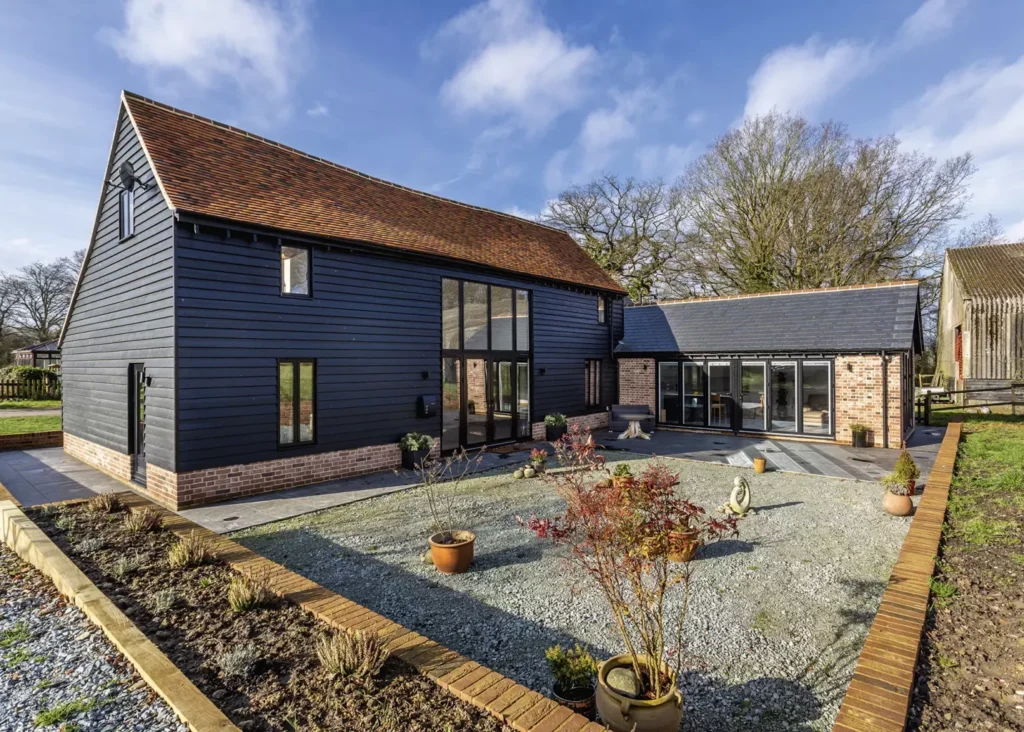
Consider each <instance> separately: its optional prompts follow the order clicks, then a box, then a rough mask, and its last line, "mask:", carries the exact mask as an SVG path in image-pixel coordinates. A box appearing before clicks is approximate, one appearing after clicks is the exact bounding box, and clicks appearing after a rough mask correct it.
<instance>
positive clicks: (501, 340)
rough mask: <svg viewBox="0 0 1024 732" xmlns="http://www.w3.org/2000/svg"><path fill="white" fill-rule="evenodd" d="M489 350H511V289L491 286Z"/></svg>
mask: <svg viewBox="0 0 1024 732" xmlns="http://www.w3.org/2000/svg"><path fill="white" fill-rule="evenodd" d="M491 350H492V351H511V350H512V290H510V289H508V288H507V287H492V288H491Z"/></svg>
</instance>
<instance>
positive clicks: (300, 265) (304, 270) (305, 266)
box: [281, 244, 313, 297]
mask: <svg viewBox="0 0 1024 732" xmlns="http://www.w3.org/2000/svg"><path fill="white" fill-rule="evenodd" d="M312 263H313V252H312V251H311V250H310V248H309V247H297V246H292V245H290V244H282V245H281V294H282V295H294V296H298V297H309V296H310V294H311V293H312V292H313V288H312V287H311V283H312V281H313V267H312Z"/></svg>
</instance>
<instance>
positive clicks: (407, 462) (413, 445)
mask: <svg viewBox="0 0 1024 732" xmlns="http://www.w3.org/2000/svg"><path fill="white" fill-rule="evenodd" d="M398 446H399V447H400V448H402V467H403V468H405V469H406V470H416V469H418V468H419V467H420V466H421V465H422V464H423V461H424V460H426V459H427V457H428V456H429V455H430V450H431V448H433V447H434V438H433V437H431V436H430V435H421V434H420V433H419V432H409V433H408V434H406V435H404V436H403V437H402V439H401V440H399V441H398Z"/></svg>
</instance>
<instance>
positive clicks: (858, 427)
mask: <svg viewBox="0 0 1024 732" xmlns="http://www.w3.org/2000/svg"><path fill="white" fill-rule="evenodd" d="M869 429H870V427H868V426H867V425H866V424H861V423H860V422H854V423H853V424H851V425H850V434H852V435H853V446H854V447H867V446H868V430H869Z"/></svg>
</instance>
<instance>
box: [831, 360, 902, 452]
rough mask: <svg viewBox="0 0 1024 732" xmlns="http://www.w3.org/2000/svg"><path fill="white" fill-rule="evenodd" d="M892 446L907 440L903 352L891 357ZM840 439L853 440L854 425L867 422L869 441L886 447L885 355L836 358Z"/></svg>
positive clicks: (897, 445) (889, 369) (889, 377)
mask: <svg viewBox="0 0 1024 732" xmlns="http://www.w3.org/2000/svg"><path fill="white" fill-rule="evenodd" d="M888 371H889V374H888V389H889V394H888V400H889V445H888V446H889V447H892V448H898V447H900V444H901V443H902V440H903V434H902V428H903V425H902V414H901V411H900V409H901V407H900V404H901V401H902V400H901V397H902V389H903V386H902V381H901V376H902V372H903V366H902V363H901V359H900V357H899V355H898V354H897V355H893V356H890V357H889V366H888ZM835 388H836V440H837V441H838V442H843V443H850V442H852V441H853V435H852V433H851V432H850V425H851V424H854V423H857V422H859V423H861V424H865V425H867V426H868V427H869V428H870V429H871V431H870V432H869V433H868V444H869V445H872V444H873V445H874V446H875V447H882V446H883V445H882V439H883V429H882V402H883V396H882V357H881V356H880V355H872V356H839V357H837V358H836V386H835Z"/></svg>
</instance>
